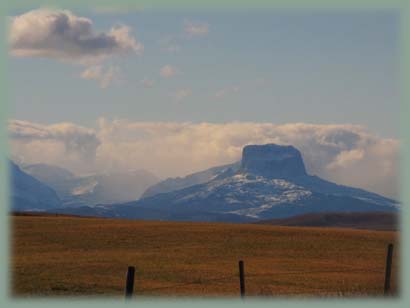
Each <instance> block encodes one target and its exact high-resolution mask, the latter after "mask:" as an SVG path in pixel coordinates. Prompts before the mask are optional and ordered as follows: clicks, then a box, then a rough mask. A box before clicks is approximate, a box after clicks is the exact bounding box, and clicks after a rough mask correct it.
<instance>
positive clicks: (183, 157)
mask: <svg viewBox="0 0 410 308" xmlns="http://www.w3.org/2000/svg"><path fill="white" fill-rule="evenodd" d="M9 135H10V142H11V145H12V154H13V156H14V157H17V158H19V159H21V160H24V161H25V162H27V163H33V162H45V163H54V164H57V165H60V166H63V167H68V168H70V169H71V170H72V171H74V172H77V173H78V172H85V171H87V172H92V171H110V170H118V169H121V170H124V169H125V170H127V169H135V168H144V169H147V170H149V171H151V172H154V173H155V174H157V175H159V176H162V177H168V176H182V175H185V174H188V173H191V172H195V171H199V170H202V169H205V168H208V167H212V166H216V165H220V164H226V163H231V162H234V161H237V160H239V159H240V157H241V151H242V148H243V147H244V146H245V145H247V144H265V143H277V144H291V145H294V146H296V147H297V148H298V149H299V150H300V151H301V152H302V154H303V158H304V161H305V164H306V168H307V170H308V172H309V173H310V174H315V175H318V176H321V177H323V178H325V179H328V180H331V181H335V182H336V183H340V184H345V185H350V186H355V187H361V188H364V189H368V190H371V191H374V192H377V193H380V194H383V195H386V196H390V197H394V198H398V168H399V165H398V164H399V161H398V159H399V158H398V155H399V141H398V140H396V139H388V138H381V137H379V136H377V135H374V134H372V133H371V132H369V131H367V130H366V129H365V128H364V127H362V126H357V125H350V124H346V125H313V124H305V123H292V124H284V125H275V124H271V123H251V122H249V123H248V122H232V123H225V124H213V123H206V122H205V123H197V124H195V123H174V122H132V121H127V120H112V121H108V120H107V119H104V118H101V119H99V120H98V124H97V127H96V129H89V128H84V127H80V126H77V125H75V124H71V123H59V124H54V125H48V126H46V125H39V124H33V123H30V122H23V121H11V122H10V124H9ZM85 161H86V162H87V163H85Z"/></svg>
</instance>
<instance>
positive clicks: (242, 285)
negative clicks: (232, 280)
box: [239, 260, 245, 298]
mask: <svg viewBox="0 0 410 308" xmlns="http://www.w3.org/2000/svg"><path fill="white" fill-rule="evenodd" d="M239 284H240V289H241V297H242V298H244V297H245V271H244V266H243V261H242V260H240V261H239Z"/></svg>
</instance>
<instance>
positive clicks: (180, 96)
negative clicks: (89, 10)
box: [175, 89, 192, 101]
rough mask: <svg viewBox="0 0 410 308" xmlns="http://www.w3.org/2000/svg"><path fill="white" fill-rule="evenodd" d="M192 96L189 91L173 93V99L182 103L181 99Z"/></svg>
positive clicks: (182, 90) (183, 90)
mask: <svg viewBox="0 0 410 308" xmlns="http://www.w3.org/2000/svg"><path fill="white" fill-rule="evenodd" d="M191 95H192V91H191V89H180V90H178V91H176V93H175V99H176V100H177V101H182V100H183V99H185V98H187V97H188V96H191Z"/></svg>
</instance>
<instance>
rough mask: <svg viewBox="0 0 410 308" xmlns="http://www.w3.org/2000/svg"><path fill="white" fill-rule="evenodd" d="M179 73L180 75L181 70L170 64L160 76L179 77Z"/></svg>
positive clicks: (162, 70) (162, 69) (161, 71)
mask: <svg viewBox="0 0 410 308" xmlns="http://www.w3.org/2000/svg"><path fill="white" fill-rule="evenodd" d="M178 73H179V70H178V69H177V68H176V67H174V66H172V65H169V64H167V65H164V66H163V67H162V68H161V70H160V72H159V74H160V75H161V77H163V78H171V77H174V76H175V75H177V74H178Z"/></svg>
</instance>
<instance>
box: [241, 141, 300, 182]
mask: <svg viewBox="0 0 410 308" xmlns="http://www.w3.org/2000/svg"><path fill="white" fill-rule="evenodd" d="M241 170H242V171H243V172H248V173H253V174H257V175H262V176H264V177H267V178H288V177H295V176H303V175H307V173H306V169H305V165H304V163H303V159H302V155H301V154H300V152H299V151H298V150H297V149H296V148H294V147H293V146H283V145H277V144H265V145H248V146H245V147H244V148H243V151H242V164H241Z"/></svg>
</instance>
